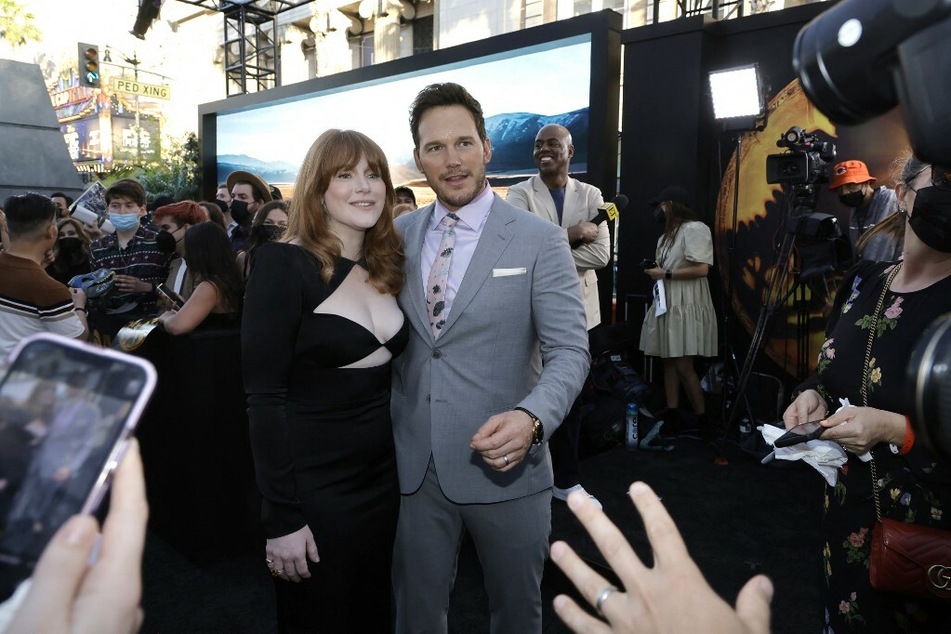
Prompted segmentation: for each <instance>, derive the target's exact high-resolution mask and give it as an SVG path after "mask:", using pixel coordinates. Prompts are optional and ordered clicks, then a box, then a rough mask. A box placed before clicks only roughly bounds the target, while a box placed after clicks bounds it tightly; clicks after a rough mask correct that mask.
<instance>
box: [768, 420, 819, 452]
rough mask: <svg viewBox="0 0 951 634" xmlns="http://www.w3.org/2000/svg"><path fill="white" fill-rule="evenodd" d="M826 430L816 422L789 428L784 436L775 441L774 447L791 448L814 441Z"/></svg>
mask: <svg viewBox="0 0 951 634" xmlns="http://www.w3.org/2000/svg"><path fill="white" fill-rule="evenodd" d="M825 430H826V428H825V427H823V426H822V423H821V422H820V421H817V420H813V421H809V422H808V423H800V424H798V425H796V426H795V427H790V428H789V429H788V430H787V431H786V433H785V434H783V435H782V436H780V437H779V438H777V439H776V442H774V443H773V446H774V447H791V446H792V445H798V444H799V443H803V442H807V441H809V440H816V439H817V438H819V436H821V435H822V432H824V431H825Z"/></svg>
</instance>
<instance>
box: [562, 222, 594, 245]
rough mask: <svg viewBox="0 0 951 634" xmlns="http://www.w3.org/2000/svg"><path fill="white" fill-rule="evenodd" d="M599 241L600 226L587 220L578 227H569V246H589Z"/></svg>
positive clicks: (577, 225)
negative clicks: (579, 244)
mask: <svg viewBox="0 0 951 634" xmlns="http://www.w3.org/2000/svg"><path fill="white" fill-rule="evenodd" d="M597 239H598V225H596V224H594V223H593V222H588V221H587V220H582V221H581V222H579V223H578V224H576V225H572V226H570V227H568V243H569V244H576V243H579V242H580V243H582V244H588V243H589V242H594V241H595V240H597Z"/></svg>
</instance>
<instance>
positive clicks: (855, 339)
mask: <svg viewBox="0 0 951 634" xmlns="http://www.w3.org/2000/svg"><path fill="white" fill-rule="evenodd" d="M896 180H897V181H898V183H897V185H896V187H895V192H896V194H897V195H898V201H899V212H898V213H899V214H900V215H901V218H902V219H904V221H905V223H906V230H905V243H904V249H903V253H902V259H901V260H899V261H897V262H874V261H863V262H860V263H859V264H858V265H857V266H856V267H855V268H854V269H853V270H852V271H850V273H849V274H848V275H847V276H846V278H845V280H844V283H843V285H842V286H841V287H840V288H839V292H838V294H837V296H836V301H835V306H834V307H833V311H832V315H831V317H830V321H829V326H828V329H827V333H828V335H827V339H826V341H825V343H824V344H823V345H822V348H821V350H820V351H819V366H818V371H817V373H816V375H815V376H813V377H812V378H811V379H810V380H808V381H806V382H805V383H804V384H802V385H800V386H799V388H797V390H798V391H799V395H798V397H797V398H796V400H795V401H793V403H792V405H790V406H789V408H788V409H787V410H786V413H785V414H784V416H783V419H784V422H785V424H786V427H787V428H788V427H791V426H793V425H795V424H798V423H803V422H807V421H813V420H819V419H825V423H824V424H825V425H827V426H828V427H829V429H827V430H826V431H825V432H823V434H822V437H821V438H822V440H833V441H835V442H838V443H839V444H840V445H842V446H843V447H844V448H845V449H846V450H847V451H848V452H849V453H848V462H847V463H846V464H845V465H843V466H842V467H841V468H840V469H839V472H838V481H837V483H836V485H835V486H834V487H826V496H825V505H824V508H825V518H824V533H825V540H826V541H825V546H824V548H823V564H824V572H825V577H826V587H825V590H826V592H825V604H826V614H825V618H826V630H825V631H827V632H850V631H863V632H866V631H867V632H899V631H901V632H949V631H951V609H949V607H951V606H949V605H948V603H947V601H944V602H942V601H941V600H938V599H922V598H918V597H913V596H904V595H901V594H895V593H886V592H880V591H878V590H875V589H874V588H872V587H871V584H870V582H869V570H868V566H869V543H870V540H871V537H872V529H873V527H874V526H875V522H876V513H875V502H874V497H875V496H874V495H873V490H872V482H873V471H872V466H873V465H874V467H875V471H874V474H875V477H876V478H877V480H876V484H877V488H878V490H879V498H880V502H881V515H882V517H890V518H892V519H895V520H900V521H903V522H908V523H912V524H921V525H925V526H932V527H935V528H939V529H945V530H949V529H951V464H949V463H948V461H947V460H941V459H939V458H938V457H937V456H935V455H933V454H932V453H930V452H929V451H928V450H927V449H925V448H923V447H921V446H920V445H918V444H916V443H915V442H914V441H915V438H914V433H913V431H912V427H911V423H910V421H909V420H908V419H907V418H906V416H907V415H908V414H909V413H910V412H909V411H908V410H907V404H906V402H905V398H904V385H905V380H906V379H905V370H906V367H907V365H908V358H909V356H910V355H911V351H912V349H913V348H914V345H915V343H916V342H917V341H918V339H919V337H920V336H921V333H922V331H924V330H925V328H926V327H927V326H928V325H929V324H930V323H931V322H932V321H934V320H935V319H936V318H937V317H938V316H940V315H942V314H944V313H946V312H948V311H949V310H951V223H949V221H948V219H949V218H951V172H949V171H948V168H939V167H936V166H932V165H928V164H926V163H922V162H921V161H919V160H917V159H916V158H914V157H911V158H910V159H908V160H907V161H906V162H905V163H904V167H903V168H902V172H901V175H900V176H899V178H898V179H896ZM876 314H877V316H878V317H877V323H876V325H875V336H874V338H872V343H871V346H869V338H870V333H869V329H870V327H871V325H872V321H873V316H874V315H876ZM866 358H867V359H868V361H866ZM840 399H848V401H849V403H850V404H851V405H853V406H855V407H847V408H843V409H841V410H840V411H838V413H833V412H836V410H838V409H839V407H840ZM866 402H867V404H865V403H866ZM866 452H869V453H871V456H872V461H871V462H865V461H863V460H861V459H859V458H858V456H860V455H863V454H865V453H866Z"/></svg>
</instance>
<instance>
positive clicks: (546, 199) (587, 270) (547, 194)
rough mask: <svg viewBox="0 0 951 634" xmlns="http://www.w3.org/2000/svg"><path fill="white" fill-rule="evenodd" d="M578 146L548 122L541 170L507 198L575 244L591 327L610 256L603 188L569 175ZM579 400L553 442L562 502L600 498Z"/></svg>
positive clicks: (540, 144) (540, 146) (541, 136)
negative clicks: (584, 470) (590, 471)
mask: <svg viewBox="0 0 951 634" xmlns="http://www.w3.org/2000/svg"><path fill="white" fill-rule="evenodd" d="M574 154H575V146H574V145H573V144H572V143H571V133H570V132H569V131H568V129H567V128H565V127H564V126H560V125H555V124H552V125H546V126H544V127H543V128H542V129H541V130H539V131H538V134H537V135H536V136H535V150H534V158H535V165H537V166H538V175H537V176H532V177H531V178H529V179H528V180H525V181H522V182H521V183H517V184H515V185H513V186H512V187H510V188H509V193H508V198H507V200H508V202H510V203H511V204H513V205H515V206H516V207H518V208H519V209H525V210H527V211H530V212H532V213H533V214H535V215H536V216H540V217H542V218H545V219H547V220H548V221H550V222H553V223H555V224H556V225H558V226H559V227H561V228H562V229H563V230H564V231H565V232H566V234H567V236H568V244H569V245H571V257H572V259H573V260H574V262H575V268H576V269H577V271H578V279H579V282H580V284H581V294H582V297H583V298H584V309H585V314H586V316H587V325H588V330H591V329H592V328H594V327H595V326H597V325H598V324H600V323H601V301H600V298H599V296H598V276H597V274H596V273H595V270H597V269H600V268H603V267H604V266H605V265H607V263H608V260H609V259H610V257H611V237H610V236H609V235H608V223H606V222H602V223H599V224H594V223H593V222H591V219H592V218H594V217H595V216H596V215H597V214H598V207H599V206H600V205H603V204H604V199H603V198H602V197H601V190H599V189H598V188H597V187H593V186H592V185H588V184H587V183H582V182H580V181H577V180H575V179H573V178H571V177H570V176H568V168H569V166H570V164H571V157H572V156H574ZM579 407H580V405H579V403H577V402H575V404H574V405H573V406H572V408H571V411H570V412H568V417H567V418H566V419H565V420H564V422H563V423H562V424H561V426H560V427H559V428H558V431H556V432H555V433H554V435H553V436H552V438H551V441H550V442H549V448H550V449H551V461H552V467H553V469H554V473H555V486H554V488H553V489H552V495H553V497H554V498H555V499H556V500H561V501H562V502H564V501H566V500H567V499H568V494H569V493H571V492H572V491H581V492H582V493H584V494H585V495H587V496H588V497H590V498H591V499H592V500H593V501H594V502H595V504H597V505H598V506H600V505H601V503H600V502H598V500H597V498H595V497H594V496H593V495H591V494H590V493H588V492H587V491H585V489H584V487H583V486H581V473H580V467H579V465H578V443H579V440H580V436H581V413H580V410H579Z"/></svg>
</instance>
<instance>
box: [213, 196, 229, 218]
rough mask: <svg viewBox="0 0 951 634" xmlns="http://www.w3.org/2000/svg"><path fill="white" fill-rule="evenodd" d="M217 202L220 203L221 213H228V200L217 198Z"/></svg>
mask: <svg viewBox="0 0 951 634" xmlns="http://www.w3.org/2000/svg"><path fill="white" fill-rule="evenodd" d="M215 203H216V204H217V205H218V209H220V210H221V213H223V214H226V213H228V201H225V200H221V199H220V198H215Z"/></svg>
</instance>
